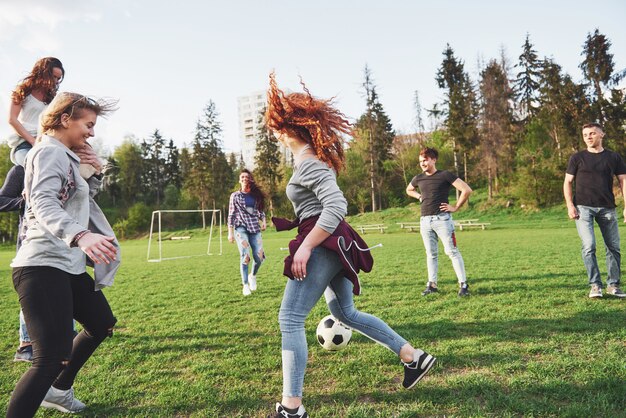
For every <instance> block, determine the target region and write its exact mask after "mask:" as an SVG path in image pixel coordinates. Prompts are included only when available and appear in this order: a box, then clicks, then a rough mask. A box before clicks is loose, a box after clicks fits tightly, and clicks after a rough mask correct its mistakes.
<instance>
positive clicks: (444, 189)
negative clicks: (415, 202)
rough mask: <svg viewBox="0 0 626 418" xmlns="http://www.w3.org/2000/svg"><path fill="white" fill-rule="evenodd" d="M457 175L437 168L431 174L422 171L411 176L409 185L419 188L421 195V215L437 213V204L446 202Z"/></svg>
mask: <svg viewBox="0 0 626 418" xmlns="http://www.w3.org/2000/svg"><path fill="white" fill-rule="evenodd" d="M458 178H459V177H458V176H457V175H456V174H454V173H451V172H449V171H446V170H437V171H435V172H434V173H433V174H432V175H430V176H429V175H426V173H422V174H420V175H417V176H415V177H413V180H411V185H412V186H413V187H415V188H416V189H419V190H420V194H421V195H422V207H421V211H422V216H431V215H438V214H439V213H440V212H441V210H439V206H440V205H441V204H442V203H449V202H448V194H449V193H450V187H451V186H452V183H454V182H455V181H456V179H458Z"/></svg>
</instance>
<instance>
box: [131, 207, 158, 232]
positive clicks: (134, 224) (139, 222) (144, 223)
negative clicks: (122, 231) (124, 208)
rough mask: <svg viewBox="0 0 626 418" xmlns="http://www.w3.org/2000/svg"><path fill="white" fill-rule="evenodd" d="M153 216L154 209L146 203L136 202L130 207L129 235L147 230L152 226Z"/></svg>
mask: <svg viewBox="0 0 626 418" xmlns="http://www.w3.org/2000/svg"><path fill="white" fill-rule="evenodd" d="M151 216H152V209H151V208H149V207H148V206H147V205H146V204H145V203H142V202H139V203H135V204H134V205H132V206H131V207H130V209H128V218H127V221H128V225H127V233H128V234H129V235H136V234H139V233H143V232H147V231H148V228H150V219H151V218H150V217H151Z"/></svg>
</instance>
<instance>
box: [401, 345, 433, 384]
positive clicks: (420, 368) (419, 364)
mask: <svg viewBox="0 0 626 418" xmlns="http://www.w3.org/2000/svg"><path fill="white" fill-rule="evenodd" d="M435 361H437V359H436V358H435V357H433V356H431V355H430V354H428V353H427V352H425V351H422V350H420V349H417V350H415V353H414V354H413V362H411V363H405V362H402V365H403V366H404V381H403V382H402V386H403V387H404V388H405V389H411V388H412V387H413V386H415V384H416V383H417V382H419V381H420V380H421V379H422V377H424V375H425V374H426V373H428V371H429V370H430V368H431V367H433V364H435Z"/></svg>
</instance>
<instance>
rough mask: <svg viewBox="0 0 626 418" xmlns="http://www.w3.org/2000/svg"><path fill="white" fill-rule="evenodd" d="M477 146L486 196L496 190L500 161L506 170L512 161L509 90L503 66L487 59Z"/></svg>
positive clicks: (510, 92)
mask: <svg viewBox="0 0 626 418" xmlns="http://www.w3.org/2000/svg"><path fill="white" fill-rule="evenodd" d="M480 94H481V112H480V122H481V123H480V133H481V137H482V138H481V142H480V149H481V155H482V156H483V158H482V160H483V161H485V162H486V171H487V186H488V193H489V194H488V195H489V199H491V198H492V197H493V194H494V192H495V193H497V192H498V176H499V174H500V171H501V168H500V165H501V164H500V162H501V160H504V161H503V164H502V166H503V167H504V169H505V170H506V171H509V172H510V169H511V168H512V163H513V157H514V154H515V153H514V149H513V143H512V139H513V109H512V108H511V103H512V101H513V90H512V89H511V86H510V85H509V80H508V78H507V75H506V71H505V68H504V67H503V66H502V64H500V63H498V62H496V61H495V60H491V61H490V62H489V63H488V64H487V66H486V67H485V68H484V69H483V71H481V73H480Z"/></svg>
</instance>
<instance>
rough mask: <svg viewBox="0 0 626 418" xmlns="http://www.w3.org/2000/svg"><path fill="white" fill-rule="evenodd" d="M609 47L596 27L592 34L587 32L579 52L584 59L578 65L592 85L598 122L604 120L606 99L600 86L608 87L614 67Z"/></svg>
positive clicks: (593, 101) (594, 108) (595, 114)
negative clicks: (581, 49) (581, 50)
mask: <svg viewBox="0 0 626 418" xmlns="http://www.w3.org/2000/svg"><path fill="white" fill-rule="evenodd" d="M610 47H611V41H609V40H608V39H607V37H606V36H604V35H603V34H601V33H600V31H599V30H598V29H597V28H596V30H595V31H594V32H593V35H592V34H591V33H587V39H586V40H585V43H584V44H583V52H582V53H581V55H582V56H584V57H585V59H584V60H583V62H581V63H580V65H579V67H580V69H581V70H582V71H583V75H584V76H585V78H586V79H587V81H588V82H589V84H590V86H591V87H592V91H593V94H592V95H591V97H592V99H591V101H592V103H593V112H594V116H595V117H596V118H597V121H598V122H600V123H604V122H605V120H606V115H605V110H604V108H605V102H606V100H605V99H604V96H603V91H602V88H603V86H604V87H608V86H609V85H610V84H611V82H612V81H613V80H612V76H613V69H614V68H615V64H614V63H613V54H611V53H609V48H610Z"/></svg>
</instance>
